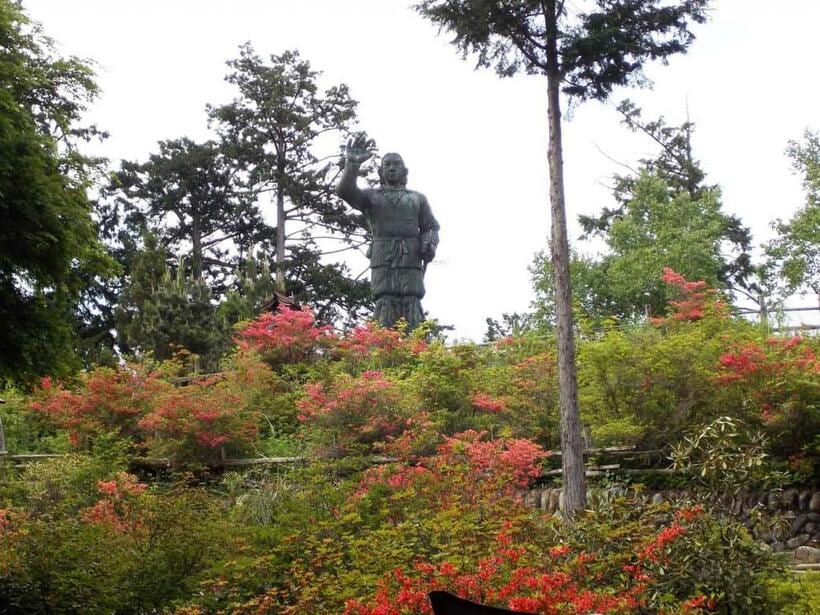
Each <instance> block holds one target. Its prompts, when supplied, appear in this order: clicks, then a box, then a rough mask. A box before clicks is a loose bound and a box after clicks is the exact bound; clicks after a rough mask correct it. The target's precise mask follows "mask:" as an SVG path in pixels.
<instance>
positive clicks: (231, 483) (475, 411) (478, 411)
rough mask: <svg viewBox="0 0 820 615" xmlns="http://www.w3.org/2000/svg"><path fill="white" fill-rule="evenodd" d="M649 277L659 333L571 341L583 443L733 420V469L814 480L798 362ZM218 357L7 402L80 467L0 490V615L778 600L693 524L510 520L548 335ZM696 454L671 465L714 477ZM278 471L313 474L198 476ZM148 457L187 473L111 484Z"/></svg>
mask: <svg viewBox="0 0 820 615" xmlns="http://www.w3.org/2000/svg"><path fill="white" fill-rule="evenodd" d="M666 280H667V282H669V283H670V284H672V285H673V286H674V287H675V288H677V289H678V291H679V293H680V297H679V299H678V300H676V302H675V303H674V305H673V306H672V310H671V311H670V314H669V315H668V316H667V317H666V318H664V319H662V320H659V321H657V322H655V323H652V324H648V325H646V326H644V327H635V328H631V329H623V328H615V329H612V330H610V331H606V332H603V333H598V334H596V335H594V336H588V337H584V338H583V339H582V340H581V342H580V346H579V357H580V361H579V362H580V371H579V384H580V393H581V401H582V408H583V412H584V416H585V420H586V421H587V422H589V423H590V424H591V425H592V432H593V436H594V437H595V438H596V441H597V442H600V443H603V444H610V443H611V444H629V443H641V444H646V445H649V446H656V447H668V446H671V445H673V444H676V443H678V442H684V443H685V442H687V441H686V440H684V437H689V438H690V440H689V441H690V442H692V441H694V440H692V439H693V438H696V437H697V436H696V435H695V436H693V435H689V434H693V433H694V434H700V433H705V432H704V431H703V425H706V424H710V425H711V427H709V428H708V429H712V430H713V431H714V430H715V429H719V423H715V422H714V421H715V419H717V418H718V417H723V416H728V417H730V418H729V419H725V420H724V419H721V420H723V421H724V423H725V424H727V425H731V426H733V427H732V428H733V429H734V428H735V426H737V425H740V424H741V423H742V425H743V429H744V433H745V432H749V433H750V434H751V435H750V436H749V438H750V440H749V442H750V444H749V446H748V447H747V448H742V450H741V449H738V450H740V452H741V453H742V452H743V451H747V452H748V453H749V455H747V457H749V463H747V464H746V465H747V466H749V467H750V468H751V467H752V465H755V464H758V462H759V461H760V460H763V459H767V457H766V454H767V453H768V455H769V456H770V457H771V458H772V459H774V460H775V461H778V460H779V462H780V463H781V465H782V466H783V467H784V468H785V467H786V462H789V463H791V465H792V466H793V467H794V468H795V469H798V470H800V472H801V473H802V475H803V476H804V477H806V476H810V475H811V473H812V471H813V470H812V468H813V467H816V464H817V459H818V450H817V441H816V439H815V438H816V435H815V434H817V433H818V431H820V429H818V428H819V427H820V422H819V421H820V418H819V417H818V412H819V411H818V405H817V400H818V398H820V391H818V386H819V385H818V380H819V379H818V378H817V374H818V370H820V366H819V364H818V360H817V354H816V353H817V350H818V345H817V341H816V340H812V339H802V338H789V339H768V338H766V337H765V336H764V335H763V334H762V333H761V332H760V331H759V330H758V329H757V328H755V327H754V326H752V325H750V324H748V323H744V322H740V321H737V320H733V319H732V318H730V317H729V316H728V314H727V313H726V311H725V308H724V307H723V306H722V305H721V303H720V300H719V297H717V296H716V295H715V294H713V293H711V292H710V291H708V289H705V288H704V287H703V286H702V285H700V284H692V283H689V282H687V281H685V280H682V279H681V278H679V276H676V275H674V274H673V272H667V274H666ZM236 341H237V348H236V349H235V351H234V353H233V354H232V355H231V356H229V357H227V358H226V359H225V360H224V361H223V365H222V371H221V373H219V374H215V375H210V376H207V377H200V376H197V375H196V374H190V373H186V370H185V366H184V363H182V362H180V361H171V362H165V363H159V364H145V365H126V366H122V367H120V368H118V369H107V368H106V369H102V368H101V369H97V370H94V371H92V372H89V373H87V374H85V375H83V376H81V377H80V378H79V379H77V380H76V381H73V382H68V383H55V382H52V381H49V380H46V381H44V382H43V384H42V386H41V387H40V388H39V389H38V390H37V391H36V392H35V393H34V395H33V396H32V397H31V398H30V399H28V400H26V399H24V398H23V397H22V396H20V395H17V394H15V395H12V396H9V401H10V402H11V403H10V404H8V405H7V406H5V407H4V408H3V410H2V413H3V414H2V418H3V420H4V424H5V425H6V430H7V432H8V442H9V443H10V444H12V445H13V446H15V447H17V450H15V452H22V451H21V450H20V449H21V448H25V447H29V448H30V450H37V451H44V450H48V449H49V447H51V450H54V451H64V450H73V451H74V452H73V454H72V455H70V456H68V457H63V458H59V459H55V460H52V461H48V462H42V463H39V464H35V465H32V466H30V467H29V468H28V469H27V470H25V471H24V472H23V473H21V474H7V475H4V477H3V479H2V481H0V550H2V553H3V554H4V557H3V558H2V561H0V596H2V598H3V599H4V600H5V602H6V603H8V604H10V605H11V606H10V607H9V608H8V609H7V611H6V612H9V613H29V612H43V611H48V612H55V613H61V612H66V613H67V612H76V611H77V610H82V611H83V612H88V613H95V612H96V613H111V612H115V613H126V612H152V611H155V610H162V609H166V610H167V609H170V608H175V609H177V612H178V613H179V614H180V615H183V614H188V615H192V614H194V613H220V612H230V613H240V614H241V613H279V614H282V615H286V614H288V613H290V614H294V615H295V614H297V613H308V612H311V613H342V612H347V613H348V614H349V615H364V614H381V613H395V614H397V615H401V614H409V613H427V612H429V611H428V610H426V609H427V607H426V603H425V601H424V595H425V594H426V592H428V591H430V590H432V589H448V590H450V591H455V592H457V593H459V594H461V595H463V596H467V597H470V598H472V599H475V600H479V601H484V602H489V603H492V604H497V605H502V606H508V607H512V608H517V609H521V610H532V611H536V612H540V613H588V612H592V611H593V610H594V611H598V612H608V613H627V612H646V613H681V612H693V613H694V612H699V611H704V610H714V611H717V612H723V613H729V612H743V613H755V612H760V613H770V612H776V609H777V608H781V607H782V606H783V604H782V603H783V601H784V600H785V598H784V596H788V595H791V593H790V592H793V591H794V588H792V587H791V586H790V585H788V583H784V582H781V581H777V579H778V578H779V577H778V576H777V572H776V566H775V565H774V563H773V561H772V559H771V556H770V555H768V554H767V553H766V552H765V551H764V550H762V549H761V548H760V547H759V546H757V545H756V544H755V543H754V542H753V541H752V539H751V538H750V536H749V535H748V534H747V533H746V531H745V530H744V529H742V527H741V526H740V525H738V524H736V523H734V522H733V521H731V520H729V519H727V518H725V517H722V516H713V515H711V514H710V512H709V511H708V510H705V509H703V508H701V507H698V506H695V505H693V506H690V507H688V508H683V509H679V510H674V509H672V508H670V507H668V506H660V507H650V508H646V507H639V506H634V505H633V504H630V503H626V502H621V501H616V502H614V503H608V504H605V505H602V506H601V507H600V508H599V510H598V511H597V512H595V513H589V514H587V515H586V516H584V517H582V518H580V519H579V520H578V521H577V523H576V524H574V525H572V526H567V525H566V524H562V523H561V522H560V520H559V519H557V518H555V517H552V516H550V515H546V514H545V513H542V512H541V511H538V510H534V509H532V508H528V507H526V506H525V505H524V503H523V498H522V493H523V490H524V489H525V488H526V485H527V482H528V481H530V480H531V479H532V478H533V477H535V476H537V475H539V474H540V473H541V470H542V467H543V464H544V463H546V462H547V461H546V460H547V453H546V451H547V450H548V449H550V448H555V447H557V444H558V433H557V423H558V421H557V397H558V396H557V384H556V366H555V355H554V352H553V350H552V343H551V340H550V338H549V336H539V335H535V334H530V335H525V336H519V337H516V338H507V339H502V340H499V341H498V342H496V343H494V344H492V345H487V346H483V347H482V346H477V345H469V344H468V345H458V346H446V345H445V344H444V343H443V342H442V341H441V340H439V339H436V338H435V336H432V335H430V333H429V332H428V331H426V330H424V329H422V330H419V331H416V332H415V333H414V334H412V335H410V336H405V335H402V334H399V333H397V332H394V331H386V330H382V329H379V328H378V327H375V326H373V325H367V326H364V327H360V328H357V329H354V330H353V331H351V332H349V333H347V334H345V335H339V334H337V333H334V332H333V331H331V330H330V329H327V328H325V327H318V326H316V325H315V324H314V322H313V319H312V317H311V315H310V313H308V312H301V313H297V312H292V311H289V310H283V311H282V312H279V313H277V314H273V315H266V316H264V317H262V318H260V319H258V320H256V321H254V322H253V323H250V324H249V325H247V326H246V327H245V328H244V329H242V330H240V331H239V332H238V334H237V340H236ZM183 358H184V357H183ZM726 421H729V422H728V423H726ZM720 424H723V423H720ZM758 431H761V432H764V433H765V437H757V436H756V435H754V434H755V433H756V432H758ZM718 436H719V438H718V439H720V437H723V436H722V435H721V434H718ZM718 436H716V437H718ZM702 441H703V439H702V438H701V439H699V440H697V442H699V443H702ZM721 441H722V440H721ZM730 444H731V443H730ZM732 446H734V445H732ZM743 446H746V445H745V444H744V445H743ZM690 448H691V450H689V449H686V447H685V446H683V448H680V447H679V451H683V452H686V451H688V453H687V454H688V457H687V459H689V461H688V462H687V463H701V464H702V465H703V467H706V465H704V464H707V463H711V462H712V457H709V456H707V457H703V456H702V455H701V452H702V451H701V449H702V447H700V448H699V447H698V446H694V447H692V446H690ZM684 449H685V450H684ZM733 450H734V449H733ZM297 451H298V452H300V453H305V454H307V455H308V456H309V457H311V459H312V460H311V461H310V463H308V464H306V465H303V466H297V467H288V468H285V467H280V468H278V469H265V470H261V469H256V470H252V471H248V472H245V473H239V474H226V475H224V476H220V475H219V474H218V472H216V471H215V470H208V468H213V467H214V466H215V464H218V463H219V461H220V460H221V459H222V458H223V457H225V456H227V457H235V456H241V455H256V456H262V455H266V454H282V453H294V452H297ZM730 452H731V451H730ZM707 453H708V452H707ZM374 454H377V455H380V456H382V458H383V459H384V458H386V459H387V463H383V464H382V465H377V466H372V460H373V455H374ZM681 454H683V453H681ZM733 454H734V453H733ZM699 455H701V456H699ZM146 456H147V457H167V458H168V459H169V460H170V461H171V468H172V472H174V471H177V472H179V471H186V470H192V471H193V472H195V474H178V475H176V476H178V478H177V479H175V480H176V482H171V483H170V484H164V483H162V482H158V481H156V480H155V481H153V484H152V485H151V486H146V485H145V484H143V483H144V482H145V480H146V477H142V478H138V477H136V476H133V475H131V474H127V473H126V470H127V468H128V466H129V463H130V464H131V466H132V467H133V465H134V460H135V459H137V460H139V459H140V458H142V457H146ZM681 458H683V457H681ZM744 459H745V458H744ZM704 460H705V461H704ZM719 461H720V460H719ZM137 465H139V464H137ZM736 465H737V466H738V471H739V472H741V474H738V476H740V477H741V478H740V479H738V480H744V479H743V478H742V476H745V475H743V474H742V471H745V470H744V467H745V466H743V464H736ZM741 466H743V467H741ZM755 467H756V465H755ZM707 469H708V468H707ZM755 471H756V470H755ZM172 475H173V474H172ZM705 476H706V478H708V476H709V474H708V473H707V475H705ZM374 546H377V547H378V548H374ZM787 612H788V611H787ZM797 612H799V611H797Z"/></svg>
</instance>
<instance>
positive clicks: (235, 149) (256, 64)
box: [210, 44, 371, 321]
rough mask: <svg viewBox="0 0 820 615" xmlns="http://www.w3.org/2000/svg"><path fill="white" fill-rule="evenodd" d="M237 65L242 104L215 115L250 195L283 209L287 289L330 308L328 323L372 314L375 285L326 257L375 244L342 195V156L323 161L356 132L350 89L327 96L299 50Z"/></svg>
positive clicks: (282, 274) (243, 55)
mask: <svg viewBox="0 0 820 615" xmlns="http://www.w3.org/2000/svg"><path fill="white" fill-rule="evenodd" d="M228 66H229V67H230V69H231V72H230V73H229V74H228V76H227V77H226V79H227V81H228V82H229V83H231V84H233V85H234V86H236V89H237V90H238V96H237V98H235V99H234V100H233V101H232V102H231V103H229V104H225V105H221V106H212V107H210V116H211V119H212V122H213V124H214V126H215V128H216V129H217V131H218V133H219V134H220V136H221V138H222V147H223V149H224V151H225V152H226V153H228V154H229V155H230V156H231V157H232V158H233V160H234V161H235V162H234V164H235V167H236V168H238V169H240V170H241V177H242V180H243V184H244V186H245V188H246V190H247V193H248V194H249V195H250V196H251V197H252V198H253V199H256V203H257V205H258V206H262V205H263V204H265V203H271V205H272V206H273V207H274V208H275V211H276V228H275V240H274V244H275V258H274V262H273V265H274V268H275V275H276V281H277V286H278V287H279V289H280V290H281V291H283V292H287V293H288V294H291V295H294V296H296V297H297V298H298V299H300V300H301V301H304V302H307V303H308V304H310V305H312V306H314V307H317V308H320V312H321V314H320V316H321V317H322V319H323V320H324V321H331V320H334V319H336V318H338V317H340V316H343V315H347V316H348V317H349V318H351V319H355V318H357V317H360V316H362V315H364V314H366V313H368V312H369V311H370V310H371V302H370V296H369V289H368V285H367V281H366V280H357V279H352V278H351V277H350V274H349V271H348V269H347V267H346V266H345V265H343V264H338V263H333V264H326V263H325V262H324V259H323V258H322V256H323V255H324V254H323V251H325V252H333V253H337V252H339V251H343V250H345V249H352V248H356V247H359V246H361V245H363V244H364V243H365V242H366V240H367V238H368V233H369V231H368V229H367V227H366V223H365V221H364V219H363V218H362V217H361V216H360V215H358V214H352V213H348V212H347V210H346V208H345V206H344V204H343V203H342V202H341V201H340V200H339V199H338V198H337V197H336V195H335V193H334V190H333V187H334V183H335V179H336V177H337V175H338V172H339V169H338V166H337V164H336V162H337V158H338V155H337V154H336V152H333V153H332V154H326V155H324V156H322V155H321V154H319V153H318V148H319V143H320V142H324V143H327V142H329V141H332V140H333V137H334V135H335V138H336V141H337V142H338V141H340V140H343V139H342V138H343V136H344V135H345V134H347V133H349V132H350V131H351V130H352V127H353V126H354V124H355V121H356V105H357V103H356V101H354V100H353V99H351V98H350V95H349V93H348V88H347V86H346V85H344V84H341V85H337V86H332V87H330V88H328V89H327V90H325V91H324V92H322V91H320V89H319V86H318V85H317V77H318V75H319V73H317V72H316V71H314V70H312V69H311V67H310V64H309V63H308V62H307V61H305V60H303V59H301V57H300V56H299V54H298V52H296V51H286V52H284V53H282V54H280V55H272V56H270V58H269V61H268V62H265V61H264V60H263V59H262V58H261V57H260V56H258V55H257V54H256V53H255V51H254V49H253V48H252V47H251V46H250V44H246V45H244V46H243V47H242V48H241V50H240V55H239V57H238V58H237V59H235V60H231V61H230V62H228ZM329 137H330V138H329Z"/></svg>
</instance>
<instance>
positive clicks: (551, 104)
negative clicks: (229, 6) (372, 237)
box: [416, 0, 708, 516]
mask: <svg viewBox="0 0 820 615" xmlns="http://www.w3.org/2000/svg"><path fill="white" fill-rule="evenodd" d="M707 5H708V0H678V1H675V2H664V1H662V0H588V1H586V2H584V1H582V0H579V1H578V2H565V0H514V1H511V2H497V1H496V0H423V1H422V2H419V3H418V4H417V5H416V9H417V10H418V11H419V12H420V13H421V14H422V15H423V16H425V17H427V18H428V19H430V20H431V21H432V22H433V23H435V24H437V25H438V26H440V27H441V28H442V29H444V30H446V31H448V32H451V33H452V34H453V35H454V38H453V44H455V45H456V46H457V47H458V49H459V50H460V51H461V52H462V53H463V54H464V55H465V56H467V55H469V54H475V55H476V56H477V59H478V67H482V68H489V67H493V68H495V70H496V72H497V73H498V74H499V75H500V76H502V77H509V76H512V75H514V74H515V73H517V72H519V71H524V72H526V73H531V74H540V75H544V76H545V77H546V86H547V117H548V125H549V144H548V154H549V184H550V204H551V218H552V223H551V224H552V237H551V241H550V249H551V253H552V264H553V269H554V276H555V294H556V298H555V306H556V312H557V315H556V322H557V332H558V363H559V382H560V391H561V449H562V468H563V478H564V484H565V488H564V494H565V499H564V504H565V507H564V509H565V511H566V513H567V514H568V515H570V516H571V515H573V514H575V513H577V512H579V511H580V510H582V509H583V508H584V506H585V503H586V490H585V479H584V462H583V450H582V443H581V428H580V418H579V410H578V391H577V388H578V387H577V378H576V370H575V345H574V341H573V336H572V303H571V301H572V300H571V296H572V295H571V289H570V272H569V262H570V253H569V242H568V240H567V231H566V207H565V203H564V170H563V155H562V145H561V139H562V138H561V96H560V94H561V91H562V90H563V92H564V94H565V95H566V96H567V97H569V98H570V99H576V100H579V101H583V100H589V99H596V100H605V99H606V98H608V97H609V95H610V94H611V92H612V90H613V89H614V88H616V87H617V86H627V85H633V84H642V83H644V79H643V72H642V71H643V68H644V66H645V64H646V63H647V62H649V61H651V60H656V59H660V60H665V59H666V58H668V57H669V56H670V55H673V54H675V53H679V52H683V51H685V50H686V48H687V47H688V45H689V44H690V43H691V41H692V40H693V38H694V37H693V35H692V33H691V32H690V30H689V27H690V24H691V23H692V22H703V21H704V20H705V19H706V7H707Z"/></svg>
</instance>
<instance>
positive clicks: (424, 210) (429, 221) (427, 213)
mask: <svg viewBox="0 0 820 615" xmlns="http://www.w3.org/2000/svg"><path fill="white" fill-rule="evenodd" d="M419 197H421V199H420V200H421V203H420V207H419V230H420V231H421V232H422V233H427V232H428V231H433V232H435V234H436V237H438V231H439V229H440V228H441V227H440V226H439V223H438V221H437V220H436V218H435V217H434V216H433V210H432V209H430V203H429V202H428V201H427V197H426V196H424V195H423V194H419Z"/></svg>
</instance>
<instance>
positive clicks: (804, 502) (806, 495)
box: [797, 489, 811, 512]
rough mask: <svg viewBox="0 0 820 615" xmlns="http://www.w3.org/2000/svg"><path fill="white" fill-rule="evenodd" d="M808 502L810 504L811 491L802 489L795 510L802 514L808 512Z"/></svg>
mask: <svg viewBox="0 0 820 615" xmlns="http://www.w3.org/2000/svg"><path fill="white" fill-rule="evenodd" d="M809 502H811V491H809V490H808V489H803V490H802V491H800V493H799V494H798V496H797V509H798V510H801V511H803V512H806V511H808V510H809Z"/></svg>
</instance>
